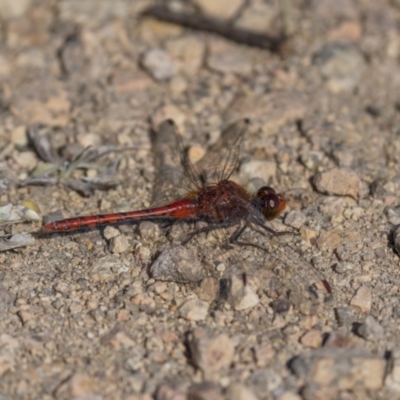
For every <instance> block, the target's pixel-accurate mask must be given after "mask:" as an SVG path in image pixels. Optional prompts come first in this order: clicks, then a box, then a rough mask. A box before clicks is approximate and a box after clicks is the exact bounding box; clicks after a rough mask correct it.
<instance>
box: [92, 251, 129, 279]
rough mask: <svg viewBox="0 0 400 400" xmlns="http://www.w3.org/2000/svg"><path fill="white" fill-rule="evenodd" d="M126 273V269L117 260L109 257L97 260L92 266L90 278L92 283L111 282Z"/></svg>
mask: <svg viewBox="0 0 400 400" xmlns="http://www.w3.org/2000/svg"><path fill="white" fill-rule="evenodd" d="M127 271H128V268H127V267H126V265H125V264H124V263H123V262H122V261H121V260H120V259H119V258H117V257H115V256H111V255H110V256H105V257H102V258H100V259H98V260H97V261H96V262H95V263H94V264H93V265H92V267H91V269H90V276H91V278H92V279H93V280H94V281H111V280H114V279H115V278H116V277H117V275H119V274H121V273H123V272H127Z"/></svg>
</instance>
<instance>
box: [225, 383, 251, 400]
mask: <svg viewBox="0 0 400 400" xmlns="http://www.w3.org/2000/svg"><path fill="white" fill-rule="evenodd" d="M226 397H227V398H228V399H229V400H258V398H257V396H256V395H255V394H254V393H253V392H252V391H251V390H250V389H249V388H248V387H246V386H244V385H242V384H240V383H232V384H230V385H229V386H228V388H227V389H226Z"/></svg>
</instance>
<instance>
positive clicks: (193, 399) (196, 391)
mask: <svg viewBox="0 0 400 400" xmlns="http://www.w3.org/2000/svg"><path fill="white" fill-rule="evenodd" d="M187 400H224V398H223V397H222V395H221V389H220V387H219V386H218V385H217V384H216V383H214V382H211V381H204V382H200V383H194V384H193V385H191V386H190V387H189V389H188V393H187Z"/></svg>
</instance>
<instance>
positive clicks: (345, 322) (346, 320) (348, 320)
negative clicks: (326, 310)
mask: <svg viewBox="0 0 400 400" xmlns="http://www.w3.org/2000/svg"><path fill="white" fill-rule="evenodd" d="M335 316H336V319H337V321H338V324H339V326H348V327H349V326H351V325H352V324H353V323H354V321H355V320H356V317H355V315H354V311H353V310H352V309H351V308H350V307H344V306H342V307H337V308H335Z"/></svg>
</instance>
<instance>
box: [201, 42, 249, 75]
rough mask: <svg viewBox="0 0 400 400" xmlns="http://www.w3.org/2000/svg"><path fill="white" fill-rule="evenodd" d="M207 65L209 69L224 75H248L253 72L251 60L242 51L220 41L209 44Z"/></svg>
mask: <svg viewBox="0 0 400 400" xmlns="http://www.w3.org/2000/svg"><path fill="white" fill-rule="evenodd" d="M210 45H211V47H210V51H209V54H208V57H207V65H208V67H209V68H210V69H212V70H214V71H217V72H221V73H224V74H239V75H244V76H247V75H250V74H251V72H252V70H253V64H252V62H251V59H250V58H248V57H245V56H244V54H243V52H242V50H241V49H239V48H238V47H236V46H232V45H230V44H229V45H228V44H227V43H226V42H222V41H212V42H210Z"/></svg>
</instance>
